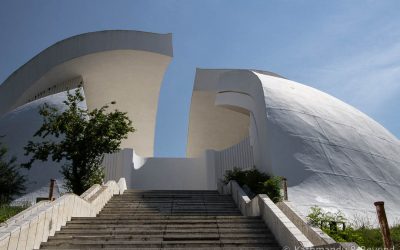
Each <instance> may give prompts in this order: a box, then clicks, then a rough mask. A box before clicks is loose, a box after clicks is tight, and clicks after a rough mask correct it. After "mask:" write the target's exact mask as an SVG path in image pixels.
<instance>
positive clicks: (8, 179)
mask: <svg viewBox="0 0 400 250" xmlns="http://www.w3.org/2000/svg"><path fill="white" fill-rule="evenodd" d="M6 154H7V148H6V147H3V146H2V145H1V142H0V190H1V191H0V204H8V203H9V202H10V201H11V200H12V198H13V197H14V196H16V195H21V194H23V193H24V191H25V186H24V183H25V177H24V176H22V175H21V174H20V173H19V171H18V166H17V165H16V164H15V161H16V158H15V157H12V158H11V159H10V160H7V159H6V158H7V156H6Z"/></svg>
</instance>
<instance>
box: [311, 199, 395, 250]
mask: <svg viewBox="0 0 400 250" xmlns="http://www.w3.org/2000/svg"><path fill="white" fill-rule="evenodd" d="M307 218H308V219H309V222H310V224H311V225H313V226H317V227H319V228H321V229H322V231H324V232H325V233H326V234H328V235H329V236H330V237H332V238H333V239H334V240H335V241H338V242H355V243H357V244H358V245H359V246H363V247H365V248H375V249H377V248H383V242H382V236H381V232H380V229H378V228H369V227H365V226H362V227H360V228H354V227H353V226H352V225H346V228H345V229H344V230H342V229H340V228H339V229H338V230H335V229H333V228H330V227H329V224H328V223H323V222H326V221H335V222H345V223H348V221H347V219H346V218H345V216H344V215H343V213H342V212H340V211H339V212H337V213H329V212H324V211H322V209H321V208H320V207H317V206H314V207H311V213H310V214H309V215H308V216H307ZM349 224H350V223H349ZM356 224H360V223H359V222H356ZM390 231H391V237H392V240H393V243H394V246H395V249H400V225H397V226H394V227H392V228H391V230H390Z"/></svg>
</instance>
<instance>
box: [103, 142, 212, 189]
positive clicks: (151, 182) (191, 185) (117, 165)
mask: <svg viewBox="0 0 400 250" xmlns="http://www.w3.org/2000/svg"><path fill="white" fill-rule="evenodd" d="M213 157H214V153H213V152H212V151H208V152H206V153H204V154H203V155H202V156H200V157H197V158H152V157H150V158H147V157H140V156H138V155H137V154H136V153H135V151H134V150H133V149H123V150H121V151H120V152H118V153H115V154H110V155H106V156H105V158H104V162H103V165H104V167H105V169H106V180H116V179H119V178H121V177H125V178H126V179H127V186H128V188H134V189H144V190H154V189H159V190H180V189H187V190H207V189H210V190H215V189H216V181H215V180H216V179H215V169H214V158H213ZM128 179H129V180H128Z"/></svg>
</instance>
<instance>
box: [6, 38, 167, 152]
mask: <svg viewBox="0 0 400 250" xmlns="http://www.w3.org/2000/svg"><path fill="white" fill-rule="evenodd" d="M171 57H172V41H171V34H166V35H160V34H154V33H146V32H138V31H100V32H92V33H86V34H82V35H78V36H74V37H71V38H68V39H65V40H63V41H60V42H58V43H56V44H54V45H52V46H50V47H49V48H47V49H46V50H44V51H43V52H41V53H40V54H38V55H37V56H35V57H34V58H33V59H31V60H30V61H29V62H27V63H26V64H25V65H23V66H22V67H21V68H19V69H18V70H16V71H15V72H14V73H13V74H12V75H11V76H10V77H9V78H7V80H6V81H5V82H4V83H3V84H1V85H0V115H2V114H4V113H6V112H8V111H10V110H13V109H15V108H16V107H19V106H21V105H23V104H24V103H25V102H26V100H27V99H29V98H30V97H31V96H34V95H35V93H37V92H38V91H41V90H47V89H50V88H52V87H53V86H55V85H58V84H60V83H63V82H65V81H69V80H71V79H77V78H78V79H79V78H81V79H82V80H83V87H84V91H85V96H86V102H87V105H88V108H89V109H93V108H98V107H101V106H102V105H104V104H106V103H109V102H111V101H116V102H117V105H116V108H118V109H119V110H121V111H124V112H128V116H129V117H130V119H131V120H132V121H133V125H134V127H135V128H136V129H137V131H136V132H135V133H133V134H131V135H129V138H128V139H127V140H125V141H124V142H123V144H122V147H131V148H135V150H136V152H138V154H141V155H143V156H152V155H153V147H154V129H155V120H156V113H157V105H158V96H159V90H160V86H161V83H162V79H163V76H164V73H165V70H166V68H167V67H168V64H169V62H170V60H171Z"/></svg>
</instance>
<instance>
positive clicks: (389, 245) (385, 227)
mask: <svg viewBox="0 0 400 250" xmlns="http://www.w3.org/2000/svg"><path fill="white" fill-rule="evenodd" d="M374 205H375V207H376V213H377V215H378V221H379V225H380V227H381V234H382V238H383V245H384V247H385V249H393V242H392V239H391V238H390V230H389V224H388V222H387V218H386V212H385V207H384V202H383V201H377V202H375V203H374Z"/></svg>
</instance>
